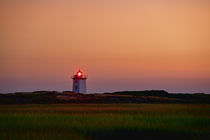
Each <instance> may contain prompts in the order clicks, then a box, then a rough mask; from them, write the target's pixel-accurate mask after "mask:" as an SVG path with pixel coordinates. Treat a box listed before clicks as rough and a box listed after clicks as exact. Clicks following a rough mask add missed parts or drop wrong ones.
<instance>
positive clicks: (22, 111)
mask: <svg viewBox="0 0 210 140" xmlns="http://www.w3.org/2000/svg"><path fill="white" fill-rule="evenodd" d="M209 132H210V105H206V104H202V105H201V104H194V105H192V104H78V105H77V104H66V105H61V104H60V105H54V104H53V105H1V106H0V139H21V140H22V139H23V140H24V139H30V140H33V139H34V140H36V139H43V140H44V139H53V140H54V139H81V140H83V139H90V140H92V139H93V140H94V139H96V140H97V139H102V140H103V139H114V140H116V139H142V138H143V139H158V138H161V139H169V138H170V139H210V133H209Z"/></svg>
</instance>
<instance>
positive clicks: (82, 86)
mask: <svg viewBox="0 0 210 140" xmlns="http://www.w3.org/2000/svg"><path fill="white" fill-rule="evenodd" d="M72 79H73V89H72V90H73V92H75V93H86V79H87V76H86V75H84V74H83V72H82V71H80V70H79V71H77V73H76V74H74V75H73V78H72Z"/></svg>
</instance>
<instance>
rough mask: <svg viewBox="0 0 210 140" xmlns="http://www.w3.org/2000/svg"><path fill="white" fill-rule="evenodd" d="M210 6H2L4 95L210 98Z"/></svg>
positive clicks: (131, 0)
mask: <svg viewBox="0 0 210 140" xmlns="http://www.w3.org/2000/svg"><path fill="white" fill-rule="evenodd" d="M209 25H210V2H208V1H202V0H200V1H199V0H195V1H188V0H185V1H175V0H168V1H167V0H165V1H164V0H157V1H153V0H149V1H146V0H145V1H144V0H142V1H135V0H124V1H117V0H112V1H111V0H102V1H95V0H89V1H84V0H79V1H76V0H75V1H74V0H71V1H68V2H67V1H56V0H55V1H21V2H17V1H1V2H0V31H1V32H0V92H14V91H33V90H58V91H62V90H71V88H72V79H71V75H72V73H74V72H75V71H77V70H78V69H79V68H81V69H82V70H84V72H85V73H86V74H88V76H89V79H88V82H87V88H88V92H105V91H107V92H110V91H121V90H146V89H147V90H151V89H164V90H168V91H170V92H206V93H210V26H209Z"/></svg>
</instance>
